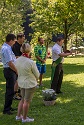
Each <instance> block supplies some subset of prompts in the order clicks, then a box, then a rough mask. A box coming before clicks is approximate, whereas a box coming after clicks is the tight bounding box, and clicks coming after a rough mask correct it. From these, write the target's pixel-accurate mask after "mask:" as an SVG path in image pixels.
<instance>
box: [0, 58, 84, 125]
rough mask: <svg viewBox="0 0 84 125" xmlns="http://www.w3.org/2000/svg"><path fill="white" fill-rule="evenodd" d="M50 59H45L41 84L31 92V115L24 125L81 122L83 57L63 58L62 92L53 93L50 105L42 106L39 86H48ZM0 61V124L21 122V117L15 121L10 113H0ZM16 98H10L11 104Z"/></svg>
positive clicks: (0, 90)
mask: <svg viewBox="0 0 84 125" xmlns="http://www.w3.org/2000/svg"><path fill="white" fill-rule="evenodd" d="M51 61H52V60H51V59H48V60H47V72H46V74H45V76H44V79H43V83H44V86H43V87H41V88H38V89H37V90H36V92H35V95H34V98H33V101H32V103H31V105H30V109H29V116H30V117H33V118H34V119H35V121H34V122H33V123H24V124H28V125H84V57H68V58H65V61H64V64H63V68H64V78H63V84H62V89H61V90H62V91H63V92H64V94H63V95H61V94H59V95H58V96H57V100H56V104H55V105H54V106H44V104H43V99H42V89H46V88H50V74H51ZM2 70H3V69H2V65H0V125H11V124H12V125H21V124H23V123H22V122H21V121H15V116H16V113H17V112H14V115H11V116H8V115H3V113H2V110H3V104H4V93H5V79H4V77H3V73H2ZM18 102H19V101H15V100H14V101H13V107H17V106H18Z"/></svg>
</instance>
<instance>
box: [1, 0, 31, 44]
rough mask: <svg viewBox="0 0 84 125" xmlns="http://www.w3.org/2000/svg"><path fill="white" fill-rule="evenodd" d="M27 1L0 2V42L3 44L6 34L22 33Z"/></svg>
mask: <svg viewBox="0 0 84 125" xmlns="http://www.w3.org/2000/svg"><path fill="white" fill-rule="evenodd" d="M29 2H30V1H29V0H24V1H23V0H17V1H16V0H1V1H0V41H1V44H2V43H3V41H4V39H5V36H6V35H7V34H8V33H14V34H17V33H18V32H23V31H24V28H23V27H22V24H23V22H24V20H25V18H24V14H25V12H26V11H27V10H28V7H29Z"/></svg>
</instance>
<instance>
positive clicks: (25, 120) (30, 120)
mask: <svg viewBox="0 0 84 125" xmlns="http://www.w3.org/2000/svg"><path fill="white" fill-rule="evenodd" d="M33 121H34V118H29V117H27V118H26V119H23V118H22V122H33Z"/></svg>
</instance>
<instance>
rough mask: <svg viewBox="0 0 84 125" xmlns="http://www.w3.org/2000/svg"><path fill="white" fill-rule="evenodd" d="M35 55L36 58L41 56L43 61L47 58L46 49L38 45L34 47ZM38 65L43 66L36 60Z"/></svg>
mask: <svg viewBox="0 0 84 125" xmlns="http://www.w3.org/2000/svg"><path fill="white" fill-rule="evenodd" d="M34 53H35V56H39V57H40V58H41V59H45V57H46V47H45V46H44V45H40V44H37V45H36V46H35V47H34ZM36 63H39V64H43V63H42V62H41V61H39V60H38V59H37V58H36Z"/></svg>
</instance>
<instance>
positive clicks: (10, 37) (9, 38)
mask: <svg viewBox="0 0 84 125" xmlns="http://www.w3.org/2000/svg"><path fill="white" fill-rule="evenodd" d="M14 39H16V36H15V35H14V34H8V35H7V36H6V42H10V41H11V40H14Z"/></svg>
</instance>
